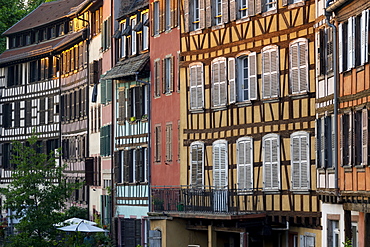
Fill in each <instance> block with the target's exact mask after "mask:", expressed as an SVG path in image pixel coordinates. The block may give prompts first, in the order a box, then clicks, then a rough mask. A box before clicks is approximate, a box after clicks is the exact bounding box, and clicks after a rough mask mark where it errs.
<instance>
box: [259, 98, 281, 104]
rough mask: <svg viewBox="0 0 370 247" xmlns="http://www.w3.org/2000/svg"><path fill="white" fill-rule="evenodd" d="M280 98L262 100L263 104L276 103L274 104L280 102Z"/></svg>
mask: <svg viewBox="0 0 370 247" xmlns="http://www.w3.org/2000/svg"><path fill="white" fill-rule="evenodd" d="M279 100H280V98H279V97H275V98H266V99H263V100H262V103H274V102H279Z"/></svg>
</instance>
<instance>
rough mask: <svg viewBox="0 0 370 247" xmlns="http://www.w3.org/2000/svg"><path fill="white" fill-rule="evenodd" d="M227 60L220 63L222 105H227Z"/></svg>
mask: <svg viewBox="0 0 370 247" xmlns="http://www.w3.org/2000/svg"><path fill="white" fill-rule="evenodd" d="M226 68H227V67H226V59H224V60H222V61H220V78H219V79H220V104H221V105H226V103H227V77H226V75H227V73H226Z"/></svg>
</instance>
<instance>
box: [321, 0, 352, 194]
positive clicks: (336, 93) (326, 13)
mask: <svg viewBox="0 0 370 247" xmlns="http://www.w3.org/2000/svg"><path fill="white" fill-rule="evenodd" d="M332 1H333V0H327V1H326V8H325V16H326V23H327V24H328V26H329V27H331V28H332V30H333V68H334V102H333V103H334V133H335V135H334V157H333V158H334V159H333V161H334V177H335V178H334V188H335V192H336V194H338V58H337V27H336V26H335V25H334V24H332V23H330V17H331V13H332V10H331V9H330V8H329V7H330V6H332V5H329V3H330V2H332ZM339 1H340V2H345V1H347V0H339ZM339 1H338V2H339Z"/></svg>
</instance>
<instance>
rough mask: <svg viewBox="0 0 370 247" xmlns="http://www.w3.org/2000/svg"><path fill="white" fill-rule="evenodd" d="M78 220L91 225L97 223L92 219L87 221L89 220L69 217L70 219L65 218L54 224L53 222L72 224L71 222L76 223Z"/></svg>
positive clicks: (63, 224)
mask: <svg viewBox="0 0 370 247" xmlns="http://www.w3.org/2000/svg"><path fill="white" fill-rule="evenodd" d="M80 222H84V223H86V224H89V225H92V226H95V225H97V224H96V223H95V222H94V221H89V220H85V219H80V218H70V219H68V220H65V221H63V222H59V223H56V224H54V226H65V225H73V224H78V223H80Z"/></svg>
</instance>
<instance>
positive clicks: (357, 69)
mask: <svg viewBox="0 0 370 247" xmlns="http://www.w3.org/2000/svg"><path fill="white" fill-rule="evenodd" d="M364 69H365V65H359V66H357V67H356V72H360V71H363V70H364Z"/></svg>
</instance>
